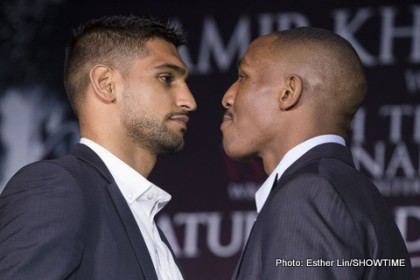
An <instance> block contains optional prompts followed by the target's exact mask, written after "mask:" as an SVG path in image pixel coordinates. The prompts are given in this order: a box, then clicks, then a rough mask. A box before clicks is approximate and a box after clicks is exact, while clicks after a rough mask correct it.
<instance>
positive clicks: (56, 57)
mask: <svg viewBox="0 0 420 280" xmlns="http://www.w3.org/2000/svg"><path fill="white" fill-rule="evenodd" d="M400 2H401V1H400ZM415 2H417V1H405V2H404V3H399V4H397V1H385V0H384V1H363V2H360V3H359V2H355V1H340V3H337V2H336V1H323V2H322V3H319V2H313V1H308V0H307V1H274V0H272V1H267V0H266V1H251V0H245V1H231V2H229V1H194V0H189V1H149V2H146V1H134V0H133V1H129V0H121V1H110V0H102V1H99V0H97V1H81V0H78V1H70V0H50V1H41V0H35V1H33V0H32V1H29V0H26V1H25V0H21V1H14V0H3V1H2V2H1V4H0V6H1V10H0V13H1V17H0V39H1V45H0V189H1V188H2V187H3V186H4V183H5V182H6V181H7V180H8V178H10V176H11V175H12V174H13V173H14V172H15V171H16V170H17V169H18V168H19V167H21V166H22V165H24V164H26V163H29V162H32V161H35V160H38V159H41V158H51V157H57V156H60V155H62V154H64V153H66V152H67V151H68V149H69V148H70V147H71V145H73V144H74V143H75V142H76V141H78V132H77V124H76V123H75V120H74V116H73V115H72V113H71V111H70V109H69V107H68V105H67V103H66V99H65V93H64V90H63V86H62V67H63V66H62V64H63V58H64V46H65V43H66V40H67V38H68V35H69V32H70V27H71V26H74V25H77V24H78V23H80V22H83V21H85V20H87V19H89V18H91V17H97V16H103V15H111V14H130V13H133V14H149V15H153V16H156V17H159V18H161V19H163V20H165V21H166V20H168V19H171V21H172V22H174V23H178V24H182V25H183V26H184V27H185V29H186V30H187V31H188V41H189V44H188V45H187V46H186V47H184V48H182V50H181V51H182V55H183V57H184V59H185V61H186V62H187V63H188V64H189V66H190V68H191V79H190V88H191V90H192V92H193V93H194V95H195V97H196V100H197V103H198V110H197V111H196V112H195V113H194V114H193V115H192V118H191V122H190V127H189V131H188V133H187V135H186V147H185V149H184V151H183V152H181V153H179V154H177V155H172V156H166V157H162V158H160V159H159V161H158V164H157V166H156V168H155V169H154V171H153V173H152V175H151V180H152V181H153V182H155V183H156V184H157V185H159V186H161V187H163V188H165V189H166V190H168V191H169V192H170V193H171V194H172V195H173V201H172V202H171V203H170V204H169V205H168V207H167V208H166V209H165V211H164V213H162V214H161V215H160V216H159V218H158V222H159V224H160V225H161V227H162V228H163V229H164V231H165V232H166V233H167V235H168V238H169V239H170V241H171V242H172V244H173V246H174V249H175V251H176V253H177V255H178V256H179V258H180V261H181V265H182V267H183V269H184V271H185V274H186V276H187V277H188V278H189V279H203V280H206V279H209V280H210V279H211V280H213V279H228V278H229V277H230V275H231V273H232V271H233V269H234V266H235V264H236V261H237V259H238V257H239V254H240V251H241V249H242V246H243V245H244V242H245V241H246V236H247V233H248V232H249V229H250V227H251V226H252V223H253V221H254V219H255V205H254V193H255V191H256V189H257V188H258V187H259V185H260V184H261V183H262V182H263V181H264V179H265V178H266V175H265V174H264V172H263V170H262V168H261V166H260V164H259V163H248V164H245V163H237V162H234V161H232V160H230V159H229V158H227V157H226V155H225V154H224V152H223V149H222V145H221V134H220V130H219V125H220V122H221V119H222V114H223V110H222V107H221V105H220V102H221V98H222V96H223V94H224V92H225V91H226V90H227V88H228V87H229V85H230V83H232V82H233V81H234V79H235V76H236V65H237V62H238V59H239V57H240V55H241V54H242V53H243V52H244V51H245V50H246V48H247V45H248V44H249V42H250V41H251V40H253V39H254V38H256V37H257V36H260V35H263V34H266V33H269V32H272V31H275V30H279V29H285V28H290V27H294V26H301V25H311V26H318V27H323V28H327V29H330V30H333V31H336V32H338V33H339V34H341V35H342V36H344V37H346V38H347V39H348V40H350V41H351V42H352V44H353V45H354V46H355V47H356V49H357V51H358V53H359V54H360V56H361V58H362V60H363V63H364V65H365V67H366V73H367V76H368V81H369V92H368V97H367V99H366V102H365V103H364V106H363V108H362V109H361V110H360V111H359V112H358V114H357V116H356V118H355V120H354V122H353V131H352V137H351V140H350V141H349V143H348V144H349V145H351V147H352V150H353V154H354V157H355V161H356V164H357V165H358V167H359V168H360V169H361V170H362V171H363V172H365V173H366V174H367V175H368V176H369V177H371V178H372V180H374V181H375V183H376V184H377V185H378V188H379V189H380V190H381V192H382V194H383V195H384V197H385V199H386V202H387V203H388V205H389V208H390V211H392V212H393V214H394V215H395V219H396V222H397V224H398V226H399V228H400V230H401V232H402V234H403V237H404V238H405V241H406V243H407V247H408V250H409V252H410V255H411V257H412V263H413V266H414V268H415V271H416V276H417V278H418V279H420V198H419V195H420V178H419V177H420V176H419V174H420V153H419V144H420V102H419V101H420V4H416V3H415ZM390 242H392V240H390ZM273 262H274V260H273ZM273 265H274V264H273Z"/></svg>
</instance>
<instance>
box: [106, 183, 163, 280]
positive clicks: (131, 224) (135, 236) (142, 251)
mask: <svg viewBox="0 0 420 280" xmlns="http://www.w3.org/2000/svg"><path fill="white" fill-rule="evenodd" d="M107 187H108V191H109V194H110V195H111V198H112V200H113V202H114V206H115V208H116V209H117V211H118V215H119V216H120V218H121V221H122V222H123V224H124V227H125V230H126V232H127V235H128V238H129V240H130V243H131V245H132V246H133V249H134V252H135V254H136V257H137V261H138V263H139V265H140V267H141V270H142V271H143V274H144V276H145V279H152V280H153V279H155V280H157V275H156V270H155V267H154V265H153V262H152V259H151V258H150V254H149V251H148V249H147V246H146V243H145V241H144V239H143V236H142V235H141V232H140V229H139V227H138V225H137V223H136V220H135V219H134V217H133V214H132V212H131V210H130V208H129V207H128V205H127V202H126V201H125V199H124V197H123V195H122V194H121V192H120V189H119V188H118V186H117V185H116V184H115V182H113V183H111V184H109V185H108V186H107Z"/></svg>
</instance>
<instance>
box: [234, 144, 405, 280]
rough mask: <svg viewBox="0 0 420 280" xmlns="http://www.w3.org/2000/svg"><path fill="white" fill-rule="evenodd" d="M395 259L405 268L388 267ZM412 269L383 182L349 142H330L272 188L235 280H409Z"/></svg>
mask: <svg viewBox="0 0 420 280" xmlns="http://www.w3.org/2000/svg"><path fill="white" fill-rule="evenodd" d="M389 259H392V260H396V259H403V261H402V262H404V264H405V266H386V264H385V263H386V262H388V261H389ZM362 260H367V262H366V263H365V264H364V265H363V262H362ZM373 260H383V261H382V266H380V265H372V261H373ZM345 261H353V263H352V264H351V263H350V264H348V263H345ZM316 264H318V265H319V266H318V267H316V266H314V265H316ZM388 264H389V263H388ZM394 264H395V263H394ZM311 265H312V266H311ZM346 265H348V266H346ZM411 273H412V272H411V264H410V261H409V257H408V253H407V249H406V247H405V244H404V241H403V239H402V237H401V234H400V232H399V230H398V228H397V226H396V224H395V223H394V220H393V218H392V216H391V215H390V213H389V211H388V209H387V208H386V206H385V205H384V202H383V200H382V198H381V195H380V194H379V192H378V190H377V188H376V187H375V186H374V185H373V184H372V183H371V182H370V181H369V180H368V179H367V178H366V177H365V176H363V175H362V173H361V172H359V171H358V170H356V168H355V167H354V165H353V159H352V156H351V153H350V150H349V149H348V148H346V147H344V146H342V145H338V144H323V145H320V146H317V147H315V148H313V149H312V150H310V151H308V152H307V153H306V154H305V155H303V156H302V157H301V158H300V159H298V160H297V161H296V162H295V163H294V164H292V166H290V167H289V168H288V169H287V170H286V172H285V173H284V174H283V176H282V177H281V178H280V180H279V182H278V183H277V184H276V186H275V187H274V189H273V190H272V191H271V193H270V195H269V197H268V199H267V201H266V203H265V205H264V207H263V208H262V209H261V211H260V213H259V215H258V218H257V220H256V222H255V224H254V227H253V229H252V231H251V234H250V236H249V239H248V242H247V245H246V247H245V249H244V252H243V255H242V257H241V260H240V261H239V263H238V266H237V269H236V271H235V273H234V275H233V279H241V280H257V279H258V280H271V279H279V280H281V279H285V280H329V279H331V280H332V279H337V280H350V279H351V280H356V279H369V280H373V279H375V280H408V279H412V275H411Z"/></svg>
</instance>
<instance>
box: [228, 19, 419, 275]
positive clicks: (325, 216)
mask: <svg viewBox="0 0 420 280" xmlns="http://www.w3.org/2000/svg"><path fill="white" fill-rule="evenodd" d="M365 94H366V80H365V75H364V73H363V67H362V64H361V61H360V59H359V57H358V55H357V54H356V52H355V50H354V49H353V47H352V46H351V45H350V43H349V42H348V41H346V40H345V39H344V38H342V37H340V36H339V35H337V34H335V33H333V32H330V31H327V30H324V29H320V28H313V27H301V28H295V29H290V30H285V31H280V32H277V33H274V34H270V35H266V36H263V37H260V38H257V39H256V40H255V41H253V42H252V43H251V45H250V46H249V48H248V50H247V51H246V53H245V54H244V56H243V58H242V59H241V61H240V64H239V69H238V79H237V81H236V82H235V83H234V84H233V85H232V86H231V87H230V88H229V90H228V91H227V92H226V93H225V95H224V97H223V100H222V104H223V106H224V107H225V108H226V114H225V117H224V120H223V124H222V125H221V130H222V132H223V145H224V148H225V151H226V153H227V154H228V155H229V156H230V157H232V158H234V159H238V160H262V162H263V165H264V169H265V171H266V173H267V174H269V176H268V178H267V180H266V181H265V182H264V183H263V185H262V186H261V188H260V189H259V190H258V191H257V193H256V195H255V200H256V206H257V211H258V217H257V220H256V221H255V224H254V227H253V229H252V231H251V233H250V235H249V239H248V241H247V244H246V246H245V249H244V252H243V255H242V257H241V260H240V261H239V264H238V266H237V270H236V272H235V274H234V276H233V279H241V280H249V279H259V280H272V279H288V280H297V279H298V280H309V279H310V280H330V279H331V280H332V279H340V280H356V279H360V280H361V279H366V280H367V279H369V280H395V279H407V280H408V279H411V277H412V275H411V266H410V259H409V257H408V253H407V249H406V247H405V244H404V241H403V239H402V237H401V234H400V232H399V230H398V228H397V226H396V224H395V222H394V220H393V217H392V215H390V213H389V211H388V209H387V207H386V206H385V204H384V202H383V200H382V197H381V195H380V194H379V192H378V190H377V189H376V187H375V186H374V185H373V184H372V183H371V181H370V180H369V179H368V178H367V177H366V176H364V175H363V174H362V173H361V172H360V171H358V170H357V169H356V168H355V166H354V163H353V159H352V155H351V151H350V149H349V148H348V147H347V146H346V143H345V141H346V139H348V135H349V134H348V133H349V130H350V122H351V120H352V118H353V116H354V114H355V113H356V111H357V109H358V108H359V106H360V104H361V103H362V101H363V99H364V97H365ZM391 261H392V262H394V265H389V263H390V262H391ZM373 262H376V264H375V265H372V263H373ZM378 262H382V264H378ZM386 262H388V265H385V264H384V263H386Z"/></svg>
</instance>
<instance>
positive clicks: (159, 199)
mask: <svg viewBox="0 0 420 280" xmlns="http://www.w3.org/2000/svg"><path fill="white" fill-rule="evenodd" d="M80 143H82V144H84V145H86V146H88V147H89V148H91V149H92V150H93V151H94V152H95V153H96V154H97V155H98V156H99V157H100V158H101V159H102V161H103V162H104V163H105V165H106V167H107V168H108V170H109V171H110V172H111V175H112V176H113V177H114V180H115V182H116V183H117V185H118V187H119V188H120V190H121V193H122V194H123V196H124V198H125V200H126V201H127V203H128V206H129V207H130V210H131V212H132V213H133V215H134V218H135V219H136V222H137V225H138V227H139V229H140V231H141V233H142V235H143V238H144V241H145V243H146V246H147V249H148V250H149V253H150V257H151V258H152V261H153V265H154V267H155V270H156V274H157V276H158V279H159V280H181V279H183V277H182V274H181V273H180V271H179V268H178V266H177V265H176V263H175V261H174V258H173V256H172V253H171V251H170V250H169V248H168V247H167V246H166V244H165V243H164V242H163V241H162V239H161V238H160V235H159V231H158V229H157V226H156V223H155V220H154V217H155V215H156V214H157V213H158V212H159V211H160V210H161V209H162V208H163V207H164V206H165V205H166V204H167V203H168V202H169V201H170V200H171V195H170V194H168V193H167V192H165V191H164V190H162V189H161V188H159V187H157V186H155V185H154V184H153V183H151V182H149V181H148V180H147V179H146V178H145V177H143V176H142V175H141V174H140V173H138V172H137V171H135V170H134V169H133V168H131V167H130V166H129V165H127V164H126V163H125V162H123V161H122V160H120V159H119V158H117V157H116V156H115V155H113V154H112V153H111V152H109V151H108V150H106V149H105V148H104V147H102V146H100V145H99V144H97V143H95V142H93V141H91V140H89V139H86V138H82V139H81V140H80Z"/></svg>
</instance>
